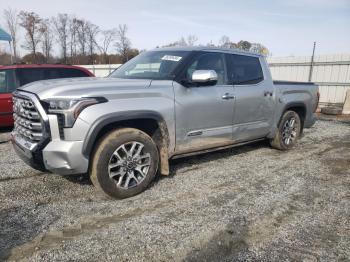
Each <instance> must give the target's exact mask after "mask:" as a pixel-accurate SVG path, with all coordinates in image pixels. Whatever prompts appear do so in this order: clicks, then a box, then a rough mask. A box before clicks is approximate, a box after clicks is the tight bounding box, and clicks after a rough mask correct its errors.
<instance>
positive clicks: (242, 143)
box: [170, 137, 266, 159]
mask: <svg viewBox="0 0 350 262" xmlns="http://www.w3.org/2000/svg"><path fill="white" fill-rule="evenodd" d="M264 140H266V138H265V137H264V138H259V139H255V140H251V141H246V142H240V143H233V144H230V145H226V146H220V147H213V148H208V149H203V150H198V151H193V152H188V153H180V154H175V155H173V156H172V157H171V158H170V159H177V158H182V157H188V156H195V155H200V154H205V153H210V152H214V151H219V150H224V149H228V148H233V147H239V146H243V145H247V144H253V143H255V142H259V141H264Z"/></svg>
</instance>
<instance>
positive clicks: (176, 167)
mask: <svg viewBox="0 0 350 262" xmlns="http://www.w3.org/2000/svg"><path fill="white" fill-rule="evenodd" d="M269 146H270V145H269V143H268V141H259V142H255V143H252V144H248V145H244V146H239V147H233V148H229V149H223V150H218V151H215V152H210V153H204V154H200V155H195V156H188V157H183V158H178V159H174V160H170V163H169V164H170V174H169V175H168V176H162V175H157V176H156V179H155V180H154V182H153V183H157V182H158V181H161V180H162V179H169V178H170V179H172V178H173V177H174V176H175V175H176V174H177V173H187V172H190V171H191V170H195V169H197V168H198V165H200V164H204V163H207V162H211V161H220V159H225V158H228V157H232V156H234V155H239V154H244V153H248V152H250V151H253V150H256V149H258V148H266V147H269ZM192 165H196V166H195V167H192ZM63 177H64V178H65V179H67V180H68V181H70V182H72V183H77V184H81V185H92V182H91V181H90V178H89V175H88V174H81V175H68V176H63Z"/></svg>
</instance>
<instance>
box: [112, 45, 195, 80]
mask: <svg viewBox="0 0 350 262" xmlns="http://www.w3.org/2000/svg"><path fill="white" fill-rule="evenodd" d="M189 53H190V52H189V51H150V52H145V53H142V54H140V55H138V56H136V57H135V58H133V59H132V60H130V61H128V62H127V63H125V64H124V65H122V66H121V67H119V68H118V69H117V70H116V71H114V72H113V73H112V74H111V75H110V77H116V78H130V79H160V80H166V79H173V78H174V75H173V74H174V71H175V68H176V67H177V66H178V65H179V64H180V63H181V62H182V61H183V60H184V58H185V57H186V56H187V55H188V54H189Z"/></svg>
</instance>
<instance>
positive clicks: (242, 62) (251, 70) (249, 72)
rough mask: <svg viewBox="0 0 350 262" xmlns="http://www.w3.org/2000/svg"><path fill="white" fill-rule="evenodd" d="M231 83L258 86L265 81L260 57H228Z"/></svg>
mask: <svg viewBox="0 0 350 262" xmlns="http://www.w3.org/2000/svg"><path fill="white" fill-rule="evenodd" d="M226 58H227V71H228V78H229V82H230V83H231V84H234V85H249V84H257V83H259V82H261V81H262V80H264V75H263V72H262V69H261V64H260V60H259V58H258V57H253V56H245V55H231V54H230V55H226Z"/></svg>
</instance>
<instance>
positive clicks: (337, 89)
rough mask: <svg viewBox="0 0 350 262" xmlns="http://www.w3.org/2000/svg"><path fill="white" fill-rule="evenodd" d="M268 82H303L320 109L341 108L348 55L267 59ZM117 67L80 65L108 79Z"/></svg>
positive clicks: (349, 71)
mask: <svg viewBox="0 0 350 262" xmlns="http://www.w3.org/2000/svg"><path fill="white" fill-rule="evenodd" d="M267 61H268V63H269V65H270V69H271V74H272V78H273V79H274V80H288V81H300V82H305V81H308V80H309V76H310V70H311V82H315V83H316V84H317V85H319V87H320V95H321V96H320V105H321V106H322V105H329V104H332V105H339V106H342V105H343V104H344V100H345V96H346V92H347V90H348V89H350V54H340V55H320V56H315V57H314V62H313V63H312V65H311V56H290V57H268V58H267ZM119 66H120V64H113V65H83V67H85V68H87V69H88V70H90V71H91V72H93V73H94V74H95V75H96V76H98V77H104V76H107V75H109V74H110V73H111V72H112V71H113V70H115V69H116V68H118V67H119Z"/></svg>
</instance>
